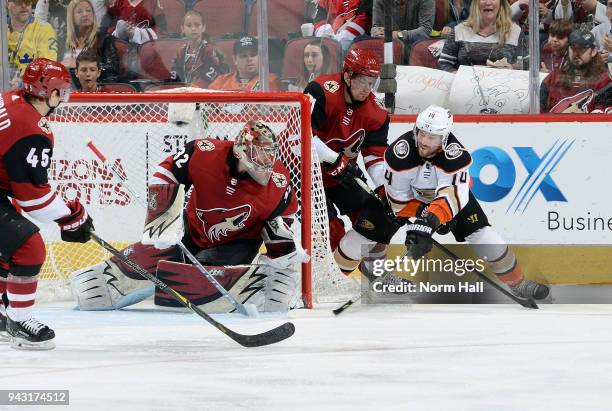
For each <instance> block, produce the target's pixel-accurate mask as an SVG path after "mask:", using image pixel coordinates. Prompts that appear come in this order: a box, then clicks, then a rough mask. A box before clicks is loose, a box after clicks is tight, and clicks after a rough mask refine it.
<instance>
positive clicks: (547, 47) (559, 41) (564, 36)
mask: <svg viewBox="0 0 612 411" xmlns="http://www.w3.org/2000/svg"><path fill="white" fill-rule="evenodd" d="M573 29H574V23H572V22H571V21H569V20H554V21H552V22H551V23H550V26H549V27H548V41H547V42H546V43H545V44H544V47H543V48H542V55H541V67H540V71H542V72H544V73H550V72H551V71H553V70H558V69H559V68H560V67H561V65H562V64H563V61H564V60H565V59H566V58H567V49H568V47H569V35H570V33H571V32H572V30H573Z"/></svg>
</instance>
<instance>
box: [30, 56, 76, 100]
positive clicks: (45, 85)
mask: <svg viewBox="0 0 612 411" xmlns="http://www.w3.org/2000/svg"><path fill="white" fill-rule="evenodd" d="M70 81H71V79H70V73H69V72H68V70H67V69H66V67H64V66H63V65H62V64H61V63H58V62H56V61H53V60H49V59H46V58H42V57H39V58H36V59H34V60H33V61H32V62H31V63H30V64H28V66H27V67H26V69H25V71H24V73H23V90H24V92H26V93H27V94H31V95H33V96H35V97H40V98H44V99H48V98H49V97H51V93H52V92H53V90H57V91H59V93H60V97H61V98H62V101H66V100H67V91H68V88H69V87H70Z"/></svg>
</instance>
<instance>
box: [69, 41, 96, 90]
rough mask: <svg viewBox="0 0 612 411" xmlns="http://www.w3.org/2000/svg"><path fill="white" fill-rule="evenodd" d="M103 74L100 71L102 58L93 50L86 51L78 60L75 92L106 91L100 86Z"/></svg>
mask: <svg viewBox="0 0 612 411" xmlns="http://www.w3.org/2000/svg"><path fill="white" fill-rule="evenodd" d="M101 74H102V70H100V58H99V57H98V55H97V54H96V51H95V50H93V49H85V50H83V52H81V53H80V54H79V55H78V56H77V58H76V78H77V81H76V82H75V81H73V83H74V85H75V91H86V92H94V91H104V90H103V89H102V87H101V86H100V85H99V84H98V79H99V78H100V75H101Z"/></svg>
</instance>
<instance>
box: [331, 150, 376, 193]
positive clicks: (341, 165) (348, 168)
mask: <svg viewBox="0 0 612 411" xmlns="http://www.w3.org/2000/svg"><path fill="white" fill-rule="evenodd" d="M323 169H324V171H325V172H326V173H327V174H329V175H330V176H332V177H333V178H334V179H335V180H336V181H337V182H338V183H340V184H343V185H349V186H350V185H353V184H354V180H355V178H360V179H361V180H363V181H366V178H365V176H364V175H363V172H362V171H361V169H360V168H359V165H357V162H355V161H351V159H350V158H348V157H347V156H345V155H344V154H342V153H340V154H339V155H338V158H337V159H336V161H334V162H333V163H332V164H328V163H323Z"/></svg>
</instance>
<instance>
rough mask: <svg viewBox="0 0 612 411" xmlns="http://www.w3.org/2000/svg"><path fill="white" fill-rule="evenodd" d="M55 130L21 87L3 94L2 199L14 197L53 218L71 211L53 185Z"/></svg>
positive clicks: (40, 215)
mask: <svg viewBox="0 0 612 411" xmlns="http://www.w3.org/2000/svg"><path fill="white" fill-rule="evenodd" d="M52 155H53V133H52V132H51V129H50V128H49V124H48V123H47V119H46V118H45V117H42V116H41V115H40V113H39V112H38V111H37V110H36V109H35V108H34V107H33V106H32V105H31V104H30V103H28V102H27V101H26V100H25V98H24V97H23V93H22V92H21V91H10V92H7V93H2V94H0V199H2V197H4V199H6V198H7V197H12V198H13V199H14V200H15V203H16V204H17V205H18V206H20V207H21V208H22V209H23V211H25V212H27V213H28V214H29V215H30V216H32V217H34V218H35V219H37V220H39V221H43V222H50V221H53V220H57V219H59V218H61V217H65V216H67V215H68V214H70V209H68V207H67V206H66V204H65V203H64V201H63V200H62V199H61V198H59V197H58V196H57V195H56V194H55V191H54V190H52V189H51V186H50V185H49V182H48V179H47V169H48V168H49V166H50V165H51V157H52Z"/></svg>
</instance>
